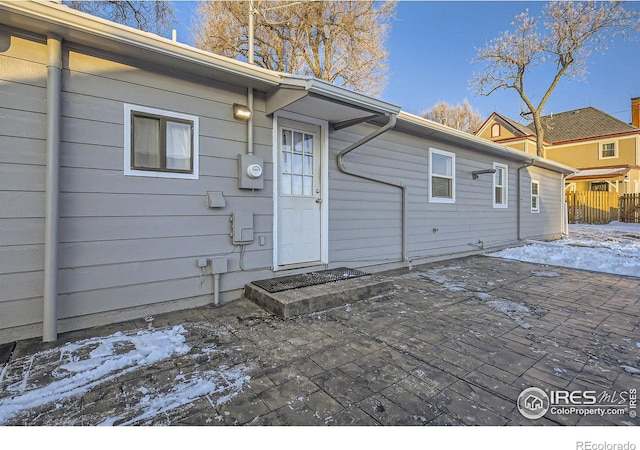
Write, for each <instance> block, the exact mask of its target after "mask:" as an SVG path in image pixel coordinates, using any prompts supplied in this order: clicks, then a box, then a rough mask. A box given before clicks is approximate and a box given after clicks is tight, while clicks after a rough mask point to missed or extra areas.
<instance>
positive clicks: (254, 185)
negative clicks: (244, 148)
mask: <svg viewBox="0 0 640 450" xmlns="http://www.w3.org/2000/svg"><path fill="white" fill-rule="evenodd" d="M263 187H264V161H263V159H262V158H260V157H258V156H255V155H238V188H240V189H262V188H263Z"/></svg>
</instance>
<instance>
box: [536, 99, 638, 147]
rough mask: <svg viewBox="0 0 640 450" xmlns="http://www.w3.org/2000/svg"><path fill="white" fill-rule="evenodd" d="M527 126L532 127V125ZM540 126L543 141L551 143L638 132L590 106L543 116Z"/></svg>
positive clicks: (631, 126) (634, 128)
mask: <svg viewBox="0 0 640 450" xmlns="http://www.w3.org/2000/svg"><path fill="white" fill-rule="evenodd" d="M528 126H529V127H533V123H530V124H529V125H528ZM542 126H543V127H544V139H545V141H548V142H551V143H556V142H563V141H571V140H574V139H584V138H590V137H596V136H606V135H611V134H617V133H624V132H629V131H640V128H636V127H634V126H633V125H629V124H628V123H626V122H623V121H622V120H619V119H616V118H615V117H613V116H610V115H609V114H607V113H605V112H602V111H600V110H599V109H596V108H593V107H591V106H588V107H586V108H580V109H576V110H573V111H566V112H561V113H558V114H550V115H548V116H544V117H542Z"/></svg>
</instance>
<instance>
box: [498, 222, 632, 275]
mask: <svg viewBox="0 0 640 450" xmlns="http://www.w3.org/2000/svg"><path fill="white" fill-rule="evenodd" d="M488 256H495V257H499V258H507V259H516V260H518V261H525V262H533V263H539V264H548V265H552V266H562V267H571V268H575V269H586V270H593V271H596V272H606V273H613V274H617V275H631V276H635V277H640V224H633V223H621V222H612V223H610V224H608V225H569V236H568V237H566V238H564V239H561V240H558V241H553V242H536V243H532V244H529V245H524V246H521V247H513V248H508V249H505V250H502V251H499V252H495V253H490V254H489V255H488Z"/></svg>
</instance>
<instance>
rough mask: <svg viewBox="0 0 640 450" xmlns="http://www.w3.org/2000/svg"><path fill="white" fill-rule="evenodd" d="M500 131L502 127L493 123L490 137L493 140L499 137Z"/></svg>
mask: <svg viewBox="0 0 640 450" xmlns="http://www.w3.org/2000/svg"><path fill="white" fill-rule="evenodd" d="M501 131H502V127H501V126H500V124H499V123H494V124H493V125H491V137H492V138H495V137H500V134H501Z"/></svg>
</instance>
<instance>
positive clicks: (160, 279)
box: [59, 47, 272, 318]
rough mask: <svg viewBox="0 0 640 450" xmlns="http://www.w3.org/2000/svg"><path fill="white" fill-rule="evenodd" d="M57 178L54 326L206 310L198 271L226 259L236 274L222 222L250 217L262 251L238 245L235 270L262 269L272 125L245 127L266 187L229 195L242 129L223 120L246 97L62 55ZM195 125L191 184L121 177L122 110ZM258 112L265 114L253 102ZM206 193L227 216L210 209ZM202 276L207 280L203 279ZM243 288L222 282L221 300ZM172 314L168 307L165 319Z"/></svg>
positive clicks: (120, 64) (75, 52)
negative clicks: (162, 306)
mask: <svg viewBox="0 0 640 450" xmlns="http://www.w3.org/2000/svg"><path fill="white" fill-rule="evenodd" d="M63 90H64V93H63V107H62V109H63V110H62V115H63V132H62V140H63V155H64V156H63V158H62V167H61V175H62V176H61V179H62V183H61V230H62V233H61V242H60V262H59V266H60V272H59V277H60V287H59V289H60V294H61V295H60V299H59V310H60V316H61V318H66V317H73V316H78V315H90V314H95V313H102V312H107V311H115V310H119V309H126V308H128V307H132V306H136V307H140V306H143V305H151V304H157V303H162V302H178V303H179V302H180V301H184V302H186V304H189V305H195V304H204V303H209V302H211V301H212V292H213V290H212V281H211V279H210V277H206V278H202V277H201V271H200V269H199V268H197V267H196V260H197V259H198V258H203V257H213V256H217V255H226V256H227V257H228V259H229V270H230V271H238V270H239V266H240V260H239V259H240V251H239V248H237V247H234V246H233V245H232V244H231V239H230V237H229V232H230V222H229V216H230V214H231V212H233V211H253V212H254V213H255V218H254V226H255V232H256V234H258V235H265V236H266V237H267V242H268V245H266V246H262V247H260V246H259V245H258V244H257V241H256V243H255V244H251V245H248V246H247V248H246V251H245V256H244V268H245V270H251V269H254V268H264V267H268V266H269V265H270V263H271V254H272V253H271V252H272V247H271V242H272V239H271V235H272V232H271V227H272V201H271V191H272V176H271V173H272V171H271V170H269V169H270V168H271V167H272V164H271V161H270V160H271V152H272V148H271V122H270V121H269V120H268V119H266V118H264V116H262V119H260V114H256V116H257V117H256V120H255V121H254V125H255V131H254V138H255V143H256V145H255V149H254V150H255V153H256V154H257V155H258V156H261V157H263V158H264V159H265V161H266V163H267V164H266V167H265V169H266V170H265V187H264V189H263V190H258V191H254V192H251V191H241V190H239V189H237V162H236V160H237V155H238V154H239V153H244V152H246V124H245V123H243V122H238V121H235V120H234V119H233V117H232V115H231V110H232V107H231V105H232V104H233V103H245V102H246V91H242V90H234V89H233V88H231V87H229V86H216V85H213V84H212V83H211V82H210V81H205V80H198V79H190V78H177V77H176V76H175V74H171V75H164V74H162V73H159V72H157V71H152V70H149V69H146V68H144V67H139V66H135V65H133V64H132V63H131V62H129V61H126V60H119V61H116V60H115V59H113V58H110V57H109V56H108V55H96V56H94V55H92V54H90V53H89V52H85V51H84V49H82V48H74V47H72V48H70V51H69V52H68V60H66V61H65V70H64V72H63ZM125 103H129V104H133V105H137V106H146V107H151V108H158V109H163V110H168V111H173V112H176V113H183V114H190V115H195V116H198V117H199V126H200V136H198V139H199V148H200V176H199V179H198V180H182V179H164V178H144V177H135V176H124V173H123V142H124V123H123V120H124V113H123V108H124V106H123V105H124V104H125ZM256 109H258V110H259V109H264V107H263V102H262V101H261V100H260V99H257V101H256ZM207 191H222V192H223V194H224V197H225V200H226V207H225V208H220V209H211V208H208V206H207V203H206V193H207ZM209 273H210V272H209ZM241 286H242V284H238V282H237V281H235V282H234V280H232V279H231V278H230V277H224V279H223V280H222V285H221V290H222V291H223V292H224V291H227V290H232V289H238V288H239V287H241ZM172 308H173V309H177V307H176V306H173V307H172Z"/></svg>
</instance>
